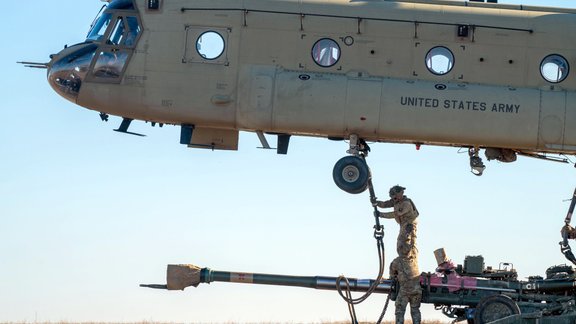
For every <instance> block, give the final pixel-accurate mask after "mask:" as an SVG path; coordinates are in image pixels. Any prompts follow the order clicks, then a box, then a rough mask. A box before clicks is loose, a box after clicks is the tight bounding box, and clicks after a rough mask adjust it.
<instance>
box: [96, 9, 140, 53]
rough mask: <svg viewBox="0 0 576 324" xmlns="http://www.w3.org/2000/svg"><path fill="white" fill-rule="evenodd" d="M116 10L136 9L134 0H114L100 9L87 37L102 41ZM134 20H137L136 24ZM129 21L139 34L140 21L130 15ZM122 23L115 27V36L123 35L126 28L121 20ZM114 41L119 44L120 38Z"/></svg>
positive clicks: (131, 28) (133, 31)
mask: <svg viewBox="0 0 576 324" xmlns="http://www.w3.org/2000/svg"><path fill="white" fill-rule="evenodd" d="M116 10H123V11H124V10H130V11H135V10H136V9H135V7H134V2H133V1H132V0H114V1H112V2H111V3H110V4H109V5H107V6H106V5H105V6H103V7H102V9H100V12H99V14H98V16H97V17H96V19H95V20H94V23H93V24H92V26H91V27H90V31H88V36H87V37H86V39H87V40H91V41H95V42H98V41H101V40H102V38H103V37H104V35H105V34H106V30H107V29H108V26H109V25H110V24H112V23H113V22H112V20H113V18H114V11H116ZM131 18H132V19H131ZM134 21H135V22H136V23H135V24H134ZM127 23H128V25H129V27H130V28H129V29H130V30H131V31H132V33H136V34H138V33H139V32H140V26H139V25H138V21H137V20H136V18H133V17H128V21H127ZM121 24H122V25H121V26H120V25H118V24H117V25H116V26H115V27H114V28H115V30H114V33H115V34H116V35H114V36H115V37H122V34H123V32H124V30H125V26H124V22H121ZM118 28H120V29H118ZM118 32H119V34H118ZM113 43H116V44H119V42H118V40H116V41H113Z"/></svg>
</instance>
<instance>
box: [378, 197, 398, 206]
mask: <svg viewBox="0 0 576 324" xmlns="http://www.w3.org/2000/svg"><path fill="white" fill-rule="evenodd" d="M377 203H378V207H380V208H392V207H394V201H392V199H390V200H386V201H377Z"/></svg>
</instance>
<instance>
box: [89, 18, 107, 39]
mask: <svg viewBox="0 0 576 324" xmlns="http://www.w3.org/2000/svg"><path fill="white" fill-rule="evenodd" d="M110 21H112V14H110V13H104V14H101V15H100V17H98V18H96V20H95V22H94V25H93V26H92V28H91V29H90V31H89V32H88V37H86V38H87V39H88V40H93V41H99V40H101V39H102V37H104V33H106V29H107V28H108V25H110Z"/></svg>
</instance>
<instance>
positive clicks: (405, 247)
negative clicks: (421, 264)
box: [372, 185, 418, 259]
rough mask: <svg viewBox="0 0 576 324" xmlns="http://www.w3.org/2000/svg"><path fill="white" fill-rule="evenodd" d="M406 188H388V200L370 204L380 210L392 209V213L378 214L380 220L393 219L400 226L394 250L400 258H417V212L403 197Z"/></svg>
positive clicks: (409, 201) (408, 200)
mask: <svg viewBox="0 0 576 324" xmlns="http://www.w3.org/2000/svg"><path fill="white" fill-rule="evenodd" d="M405 189H406V188H404V187H401V186H399V185H395V186H394V187H392V188H390V200H387V201H378V200H375V199H374V200H373V201H372V204H373V205H374V206H378V207H380V208H392V207H394V211H393V212H388V213H382V212H381V213H380V215H379V216H380V217H382V218H394V219H395V220H396V222H397V223H398V224H399V225H400V231H399V232H398V240H397V244H396V250H397V252H398V255H399V256H401V257H409V256H410V257H413V258H414V259H416V258H418V248H417V247H416V225H417V218H418V210H417V209H416V206H415V205H414V203H413V202H412V200H410V199H409V198H408V197H406V196H404V190H405Z"/></svg>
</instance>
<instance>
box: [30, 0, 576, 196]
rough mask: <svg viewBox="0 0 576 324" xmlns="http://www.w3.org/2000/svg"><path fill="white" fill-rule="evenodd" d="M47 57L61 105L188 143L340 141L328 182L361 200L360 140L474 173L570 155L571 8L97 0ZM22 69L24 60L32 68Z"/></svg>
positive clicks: (283, 145) (358, 0)
mask: <svg viewBox="0 0 576 324" xmlns="http://www.w3.org/2000/svg"><path fill="white" fill-rule="evenodd" d="M107 2H109V3H108V4H107V5H106V6H105V7H104V8H103V9H102V11H101V13H100V14H99V16H98V17H97V18H96V20H95V21H94V22H93V24H92V26H91V29H90V31H89V33H88V36H87V38H86V40H85V41H84V42H82V43H79V44H76V45H73V46H68V47H66V48H65V49H63V50H62V51H61V52H59V53H58V54H54V55H52V56H51V61H50V62H49V63H46V64H36V65H35V66H36V67H47V68H48V80H49V83H50V85H51V86H52V87H53V88H54V90H55V91H56V92H57V93H58V94H59V95H61V96H62V97H64V98H66V99H67V100H69V101H71V102H73V103H75V104H77V105H80V106H82V107H85V108H88V109H91V110H95V111H97V112H100V117H101V118H102V119H103V120H107V119H108V116H109V114H112V115H118V116H121V117H123V121H122V124H121V125H120V127H119V128H118V129H117V131H120V132H125V133H131V132H129V130H128V129H129V126H130V122H131V121H133V120H143V121H147V122H151V123H152V125H155V124H160V125H163V124H174V125H179V126H181V137H180V142H181V143H182V144H186V145H188V146H190V147H196V148H209V149H225V150H236V149H237V147H238V133H239V131H250V132H255V133H256V134H257V135H258V136H259V138H260V140H261V142H262V145H263V147H265V148H270V145H269V144H268V142H267V140H266V138H265V134H273V135H277V137H278V143H277V151H278V153H281V154H286V153H287V150H288V143H289V139H290V136H292V135H304V136H316V137H324V138H328V139H334V140H349V141H350V142H349V149H348V151H347V153H348V154H349V155H348V156H346V157H344V158H342V159H341V160H340V161H338V163H337V164H336V166H335V168H334V171H333V175H334V180H335V182H336V184H337V185H338V186H339V187H340V188H341V189H343V190H345V191H347V192H351V193H359V192H362V191H364V190H365V189H366V187H367V178H368V168H367V166H366V164H365V160H364V155H365V154H366V153H367V150H368V147H367V146H366V144H365V143H366V142H394V143H412V144H415V145H417V146H419V145H442V146H454V147H463V148H467V149H468V152H469V155H470V164H471V167H472V170H473V173H475V174H477V175H480V174H482V171H483V170H484V164H483V162H482V159H481V158H480V156H479V152H480V150H481V149H485V154H486V157H487V158H488V160H492V159H496V160H500V161H504V162H512V161H514V160H516V157H517V155H527V156H533V157H539V158H544V159H552V160H560V161H564V162H567V159H563V158H562V157H560V156H550V155H549V154H560V155H562V154H574V153H576V127H572V126H571V125H575V124H576V75H575V74H574V73H572V74H571V73H570V72H571V71H570V64H576V42H574V41H573V38H574V37H573V36H574V31H575V30H576V10H573V9H558V8H545V7H531V6H521V5H504V4H498V3H494V2H495V1H494V0H489V1H488V3H483V2H482V1H472V2H465V1H447V0H395V1H392V0H243V1H232V0H193V1H192V0H170V1H164V0H146V1H145V0H138V1H136V0H111V1H107ZM33 65H34V64H33Z"/></svg>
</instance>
